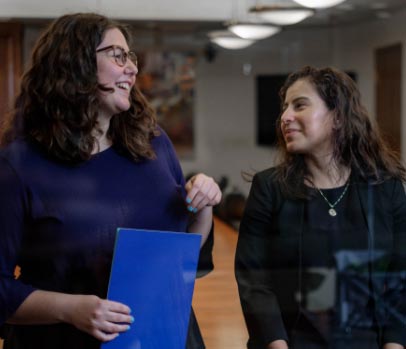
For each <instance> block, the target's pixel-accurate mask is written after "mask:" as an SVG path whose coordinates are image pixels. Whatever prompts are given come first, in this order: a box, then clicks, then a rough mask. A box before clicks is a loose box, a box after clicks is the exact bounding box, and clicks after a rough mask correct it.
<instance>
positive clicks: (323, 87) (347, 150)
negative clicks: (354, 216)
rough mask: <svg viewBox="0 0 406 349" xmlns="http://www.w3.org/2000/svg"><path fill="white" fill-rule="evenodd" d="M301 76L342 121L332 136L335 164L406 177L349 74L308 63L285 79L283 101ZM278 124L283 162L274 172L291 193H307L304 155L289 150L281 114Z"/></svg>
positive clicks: (376, 177) (369, 176)
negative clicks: (311, 65) (283, 134)
mask: <svg viewBox="0 0 406 349" xmlns="http://www.w3.org/2000/svg"><path fill="white" fill-rule="evenodd" d="M302 79H305V80H307V81H309V82H310V83H311V84H312V85H313V86H314V88H315V89H316V91H317V93H318V94H319V96H320V97H321V99H322V100H323V101H324V103H325V104H326V106H327V108H328V109H329V110H330V111H334V117H335V118H336V121H337V124H338V125H339V127H336V128H334V130H333V140H332V141H333V161H334V162H335V163H336V164H338V165H343V166H345V167H348V168H351V169H353V170H355V171H356V173H358V174H359V175H360V176H361V178H363V179H365V180H369V181H372V182H375V183H379V182H382V181H384V180H385V179H388V178H397V179H400V180H401V181H405V180H406V170H405V168H404V166H403V165H402V163H401V162H400V160H399V156H398V154H397V153H396V152H394V151H392V150H390V148H389V147H388V145H387V144H386V142H385V141H384V140H383V138H382V136H381V134H380V132H379V129H378V127H377V125H376V123H375V122H374V121H373V120H371V118H370V117H369V116H368V113H367V111H366V109H365V107H364V106H363V105H362V103H361V95H360V92H359V90H358V88H357V86H356V84H355V82H354V81H353V80H352V79H351V77H350V76H348V75H347V74H346V73H343V72H341V71H339V70H337V69H335V68H330V67H327V68H321V69H317V68H314V67H310V66H305V67H303V68H302V69H300V70H299V71H297V72H295V73H292V74H290V75H289V76H288V78H287V79H286V81H285V83H284V85H283V86H282V88H281V90H280V93H279V95H280V99H281V104H282V105H283V104H284V101H285V97H286V92H287V90H288V89H289V87H291V86H292V85H293V84H294V83H295V82H296V81H298V80H302ZM276 128H277V137H278V145H279V150H280V156H281V162H280V164H279V165H278V166H277V171H276V172H275V175H276V177H277V179H278V181H279V182H280V185H281V188H282V191H283V192H284V193H285V194H286V195H287V196H289V197H296V198H297V197H299V198H300V197H301V198H305V197H308V194H307V193H308V191H307V190H306V187H305V185H304V182H303V179H304V178H309V173H308V172H307V168H306V165H305V162H304V156H303V155H302V154H292V153H289V152H287V150H286V143H285V140H284V138H283V136H282V132H281V116H279V118H278V121H277V123H276ZM309 179H310V178H309ZM310 180H311V179H310Z"/></svg>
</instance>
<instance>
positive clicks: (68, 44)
mask: <svg viewBox="0 0 406 349" xmlns="http://www.w3.org/2000/svg"><path fill="white" fill-rule="evenodd" d="M113 28H117V29H119V30H120V31H121V32H122V33H123V35H124V37H125V38H126V40H127V41H129V42H130V41H131V40H130V39H131V35H130V31H129V29H128V27H126V26H125V25H123V24H120V23H117V22H114V21H112V20H110V19H108V18H106V17H104V16H101V15H98V14H95V13H76V14H68V15H64V16H62V17H60V18H58V19H57V20H55V21H54V22H52V23H51V24H50V25H49V26H48V28H47V29H46V30H45V31H44V32H43V34H42V35H41V36H40V38H39V39H38V41H37V43H36V45H35V47H34V49H33V53H32V61H31V64H30V67H29V68H28V70H27V71H26V72H25V73H24V75H23V77H22V81H21V87H20V92H19V94H18V96H17V98H16V101H15V108H14V110H13V112H12V113H11V114H10V115H9V118H8V119H7V121H6V125H5V127H4V128H3V132H2V135H1V140H0V141H1V144H2V145H5V144H8V143H10V142H12V141H13V140H14V139H16V138H24V139H27V140H29V141H33V142H35V143H36V144H38V145H39V146H40V147H41V148H43V149H44V150H45V151H46V152H47V153H48V154H49V155H50V156H52V157H54V158H55V159H57V160H59V161H62V162H65V163H78V162H81V161H84V160H87V159H89V158H90V156H91V153H92V150H93V149H94V146H95V145H96V139H95V136H94V132H93V130H94V129H95V128H96V129H97V116H98V108H99V103H100V102H99V100H98V98H97V95H98V91H99V89H105V88H103V87H102V86H100V85H99V83H98V80H97V60H96V47H97V46H98V45H99V44H100V42H101V41H102V40H103V36H104V34H105V33H106V31H107V30H109V29H113ZM130 104H131V107H130V109H129V110H127V111H125V112H122V113H120V114H117V115H115V116H113V117H112V119H111V121H110V128H109V130H108V134H107V136H108V137H109V138H110V139H111V140H112V142H113V144H114V146H115V147H117V148H118V149H120V150H121V151H122V152H123V153H126V155H128V156H130V157H131V158H133V159H134V160H135V161H139V160H141V159H143V158H154V157H155V154H154V151H153V149H152V147H151V139H152V138H153V137H154V136H156V135H157V134H158V131H157V124H156V117H155V114H154V112H153V110H152V109H151V107H150V106H149V105H148V103H147V101H146V99H145V97H144V96H143V95H142V93H141V92H140V90H139V89H138V88H137V87H134V88H133V90H132V91H131V95H130Z"/></svg>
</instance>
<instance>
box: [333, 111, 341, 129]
mask: <svg viewBox="0 0 406 349" xmlns="http://www.w3.org/2000/svg"><path fill="white" fill-rule="evenodd" d="M340 128H341V119H340V118H339V116H338V115H337V114H336V113H334V114H333V130H339V129H340Z"/></svg>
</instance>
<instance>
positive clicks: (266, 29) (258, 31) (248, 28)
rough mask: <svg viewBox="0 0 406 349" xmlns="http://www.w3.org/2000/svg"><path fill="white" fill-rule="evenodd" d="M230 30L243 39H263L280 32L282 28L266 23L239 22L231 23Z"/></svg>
mask: <svg viewBox="0 0 406 349" xmlns="http://www.w3.org/2000/svg"><path fill="white" fill-rule="evenodd" d="M228 30H230V31H231V32H233V33H234V34H235V35H237V36H239V37H240V38H243V39H251V40H261V39H265V38H268V37H270V36H272V35H275V34H276V33H279V32H280V30H281V29H280V28H279V27H275V26H272V25H266V24H254V23H245V24H244V23H237V24H231V25H230V26H229V27H228Z"/></svg>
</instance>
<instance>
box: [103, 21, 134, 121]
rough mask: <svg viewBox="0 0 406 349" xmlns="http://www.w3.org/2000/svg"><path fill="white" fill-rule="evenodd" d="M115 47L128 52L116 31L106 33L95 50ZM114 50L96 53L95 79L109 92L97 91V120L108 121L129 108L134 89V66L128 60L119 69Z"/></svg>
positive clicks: (126, 45)
mask: <svg viewBox="0 0 406 349" xmlns="http://www.w3.org/2000/svg"><path fill="white" fill-rule="evenodd" d="M111 45H116V46H120V47H122V48H123V49H124V50H125V52H128V51H129V48H128V44H127V40H126V39H125V37H124V35H123V33H122V32H121V31H120V30H119V29H117V28H113V29H109V30H107V31H106V33H105V35H104V38H103V40H102V42H101V43H100V45H99V46H98V47H97V49H96V51H97V50H100V49H103V48H105V47H108V46H111ZM114 55H115V50H114V49H113V48H112V49H110V50H102V51H99V52H98V53H97V78H98V82H99V84H100V85H103V86H104V87H106V88H109V89H111V91H103V90H99V100H100V109H99V120H101V119H103V118H104V119H108V120H110V118H111V117H112V116H113V115H115V114H118V113H120V112H123V111H126V110H128V109H129V108H130V91H131V89H132V88H133V87H134V84H135V78H136V74H137V73H138V70H137V67H136V66H135V64H134V63H133V62H132V61H131V60H130V59H128V60H127V62H126V63H125V65H124V66H123V67H120V66H119V65H118V64H117V63H116V61H115V58H114Z"/></svg>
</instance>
